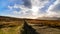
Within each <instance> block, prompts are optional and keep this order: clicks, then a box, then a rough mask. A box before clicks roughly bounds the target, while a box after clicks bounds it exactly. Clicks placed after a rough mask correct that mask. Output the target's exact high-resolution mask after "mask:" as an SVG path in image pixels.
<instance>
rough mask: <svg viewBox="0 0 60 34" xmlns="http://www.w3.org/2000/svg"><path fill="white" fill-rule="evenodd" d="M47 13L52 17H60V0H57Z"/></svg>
mask: <svg viewBox="0 0 60 34" xmlns="http://www.w3.org/2000/svg"><path fill="white" fill-rule="evenodd" d="M47 13H48V14H49V16H52V17H60V0H56V2H54V4H53V5H51V6H50V7H49V9H48V11H47Z"/></svg>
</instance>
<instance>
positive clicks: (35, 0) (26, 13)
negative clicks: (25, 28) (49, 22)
mask: <svg viewBox="0 0 60 34" xmlns="http://www.w3.org/2000/svg"><path fill="white" fill-rule="evenodd" d="M48 2H49V0H43V1H42V0H31V8H27V7H26V6H24V5H17V4H15V5H14V6H8V7H9V8H10V9H12V8H20V9H21V10H20V11H19V12H18V11H13V14H15V17H22V18H37V17H44V16H45V17H56V16H60V15H59V14H60V13H59V11H60V10H59V11H58V12H57V11H55V10H56V9H55V7H56V6H57V4H60V0H56V2H54V4H52V5H51V6H50V7H49V8H48V10H46V12H47V13H44V14H42V13H39V12H41V11H40V10H39V9H41V8H42V7H44V5H45V4H46V3H48ZM54 9H55V10H54ZM57 9H58V8H57ZM12 10H13V9H12Z"/></svg>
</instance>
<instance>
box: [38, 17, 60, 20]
mask: <svg viewBox="0 0 60 34" xmlns="http://www.w3.org/2000/svg"><path fill="white" fill-rule="evenodd" d="M37 19H40V20H60V18H57V17H38V18H37Z"/></svg>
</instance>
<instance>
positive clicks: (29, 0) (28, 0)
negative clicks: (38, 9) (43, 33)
mask: <svg viewBox="0 0 60 34" xmlns="http://www.w3.org/2000/svg"><path fill="white" fill-rule="evenodd" d="M23 2H24V6H25V7H28V8H31V0H23Z"/></svg>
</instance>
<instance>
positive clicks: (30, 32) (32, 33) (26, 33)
mask: <svg viewBox="0 0 60 34" xmlns="http://www.w3.org/2000/svg"><path fill="white" fill-rule="evenodd" d="M24 22H25V23H24V25H23V29H22V30H21V34H39V33H37V32H36V30H35V29H34V28H32V27H31V26H30V25H28V24H27V23H26V21H24Z"/></svg>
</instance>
